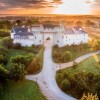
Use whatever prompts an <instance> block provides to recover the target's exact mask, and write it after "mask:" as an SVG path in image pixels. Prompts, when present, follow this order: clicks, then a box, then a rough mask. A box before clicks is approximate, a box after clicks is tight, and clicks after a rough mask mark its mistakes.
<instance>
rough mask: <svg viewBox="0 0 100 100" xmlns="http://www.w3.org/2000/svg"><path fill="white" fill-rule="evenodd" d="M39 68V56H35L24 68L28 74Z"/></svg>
mask: <svg viewBox="0 0 100 100" xmlns="http://www.w3.org/2000/svg"><path fill="white" fill-rule="evenodd" d="M40 68H41V64H40V60H39V58H37V57H35V58H34V59H33V61H32V62H31V64H30V65H29V66H28V67H27V68H26V70H27V72H28V73H29V74H33V73H35V72H37V71H39V70H40Z"/></svg>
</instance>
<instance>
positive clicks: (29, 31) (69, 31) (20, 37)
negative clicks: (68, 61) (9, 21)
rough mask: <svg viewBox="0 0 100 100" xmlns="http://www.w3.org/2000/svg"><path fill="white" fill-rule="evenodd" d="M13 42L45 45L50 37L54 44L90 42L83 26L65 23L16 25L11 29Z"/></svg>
mask: <svg viewBox="0 0 100 100" xmlns="http://www.w3.org/2000/svg"><path fill="white" fill-rule="evenodd" d="M11 38H12V39H13V43H20V44H21V45H22V46H31V45H33V44H34V45H44V44H45V42H46V41H47V40H48V39H49V40H50V41H51V43H52V45H58V46H59V47H62V46H65V45H79V44H81V43H87V42H88V34H87V32H85V31H84V30H83V29H82V28H81V27H73V28H69V27H65V26H64V25H62V24H60V25H50V24H49V25H33V26H32V27H14V28H12V30H11Z"/></svg>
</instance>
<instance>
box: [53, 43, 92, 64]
mask: <svg viewBox="0 0 100 100" xmlns="http://www.w3.org/2000/svg"><path fill="white" fill-rule="evenodd" d="M66 51H69V52H70V53H71V55H72V57H71V59H70V61H71V60H74V59H76V58H77V57H80V56H82V55H84V54H87V53H90V52H93V50H92V49H91V47H90V45H88V44H81V45H76V46H74V45H73V46H64V47H53V51H52V57H53V61H54V62H56V63H65V62H63V60H62V61H60V60H59V57H55V56H54V55H55V52H57V53H58V54H60V57H61V56H62V55H63V53H64V52H66ZM66 62H68V61H66Z"/></svg>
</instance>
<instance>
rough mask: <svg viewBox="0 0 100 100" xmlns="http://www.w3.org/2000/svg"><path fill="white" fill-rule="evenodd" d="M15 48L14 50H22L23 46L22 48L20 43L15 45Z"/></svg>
mask: <svg viewBox="0 0 100 100" xmlns="http://www.w3.org/2000/svg"><path fill="white" fill-rule="evenodd" d="M13 48H14V49H21V48H22V46H21V44H20V43H15V44H13Z"/></svg>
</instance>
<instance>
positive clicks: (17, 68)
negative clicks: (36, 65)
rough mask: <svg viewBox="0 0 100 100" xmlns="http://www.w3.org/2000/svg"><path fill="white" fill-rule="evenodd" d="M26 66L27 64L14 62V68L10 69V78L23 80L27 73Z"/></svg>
mask: <svg viewBox="0 0 100 100" xmlns="http://www.w3.org/2000/svg"><path fill="white" fill-rule="evenodd" d="M24 68H25V66H24V65H22V64H16V63H14V64H12V69H11V70H10V79H11V80H15V81H19V80H23V79H24V76H25V74H26V71H25V69H24Z"/></svg>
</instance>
